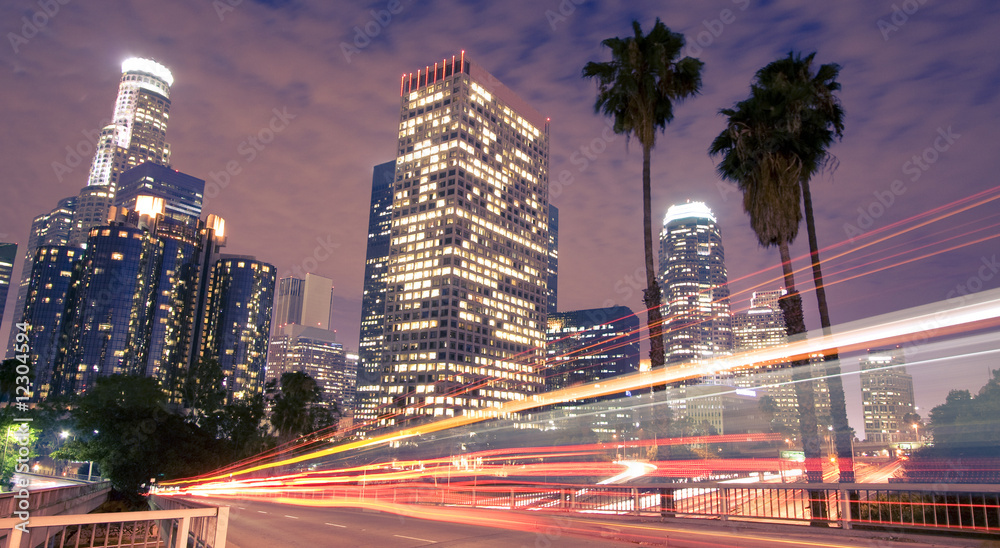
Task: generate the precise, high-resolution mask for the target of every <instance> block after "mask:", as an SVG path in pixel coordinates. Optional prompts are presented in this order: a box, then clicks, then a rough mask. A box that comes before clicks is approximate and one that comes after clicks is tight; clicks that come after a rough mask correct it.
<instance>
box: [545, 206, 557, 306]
mask: <svg viewBox="0 0 1000 548" xmlns="http://www.w3.org/2000/svg"><path fill="white" fill-rule="evenodd" d="M558 300H559V208H557V207H556V206H554V205H552V204H549V267H548V305H547V307H546V308H547V310H548V312H549V314H555V313H556V311H557V310H558V307H557V305H558Z"/></svg>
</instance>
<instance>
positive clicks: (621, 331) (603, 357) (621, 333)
mask: <svg viewBox="0 0 1000 548" xmlns="http://www.w3.org/2000/svg"><path fill="white" fill-rule="evenodd" d="M546 336H547V338H548V344H547V347H546V352H547V355H548V356H547V358H546V367H545V370H544V371H543V372H542V376H543V377H544V379H545V389H546V391H549V390H558V389H560V388H565V387H567V386H573V385H577V384H586V383H590V382H594V381H598V380H601V379H607V378H610V377H615V376H618V375H623V374H625V373H634V372H636V371H638V370H639V318H637V317H636V315H635V314H633V313H632V310H631V309H629V308H627V307H624V306H613V307H610V308H592V309H589V310H573V311H570V312H559V313H555V314H549V317H548V330H547V333H546Z"/></svg>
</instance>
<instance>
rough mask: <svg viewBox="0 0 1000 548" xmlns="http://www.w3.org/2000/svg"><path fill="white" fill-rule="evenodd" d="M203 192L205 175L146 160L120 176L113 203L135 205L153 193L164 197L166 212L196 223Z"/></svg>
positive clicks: (173, 216) (180, 219) (187, 222)
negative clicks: (185, 171) (192, 173)
mask: <svg viewBox="0 0 1000 548" xmlns="http://www.w3.org/2000/svg"><path fill="white" fill-rule="evenodd" d="M204 195H205V181H204V180H203V179H199V178H197V177H193V176H191V175H188V174H186V173H181V172H180V171H177V170H174V169H170V168H169V167H166V166H162V165H160V164H156V163H153V162H151V161H147V162H144V163H142V164H140V165H138V166H136V167H133V168H131V169H129V170H127V171H125V172H123V173H122V174H121V175H120V176H119V177H118V190H117V191H116V192H115V200H114V205H116V206H119V207H124V208H126V209H135V208H136V203H137V200H138V198H139V196H154V197H157V198H162V199H163V202H164V214H165V215H167V216H169V217H171V218H173V219H176V220H178V221H180V222H183V223H185V224H189V225H196V224H197V222H198V219H199V218H200V217H201V204H202V199H203V197H204Z"/></svg>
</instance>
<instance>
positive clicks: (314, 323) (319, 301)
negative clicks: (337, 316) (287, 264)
mask: <svg viewBox="0 0 1000 548" xmlns="http://www.w3.org/2000/svg"><path fill="white" fill-rule="evenodd" d="M332 310H333V280H331V279H330V278H324V277H323V276H318V275H316V274H306V275H305V278H295V277H292V276H289V277H287V278H281V279H280V280H278V288H277V293H276V294H275V302H274V318H273V319H272V325H274V331H275V332H277V330H279V329H281V328H282V327H284V326H286V325H292V324H295V325H308V326H310V327H316V328H319V329H330V313H331V311H332Z"/></svg>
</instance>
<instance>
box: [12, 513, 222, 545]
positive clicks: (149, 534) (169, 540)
mask: <svg viewBox="0 0 1000 548" xmlns="http://www.w3.org/2000/svg"><path fill="white" fill-rule="evenodd" d="M206 521H213V522H214V524H212V525H211V526H209V525H208V524H205V523H204V522H206ZM228 522H229V507H228V506H223V507H221V508H216V507H205V508H186V509H182V510H156V511H147V512H119V513H112V514H78V515H63V516H41V517H32V518H31V519H30V520H29V521H28V523H27V524H24V522H22V521H21V520H20V519H17V518H5V519H0V533H5V534H6V536H7V543H6V545H5V546H6V548H25V547H35V546H46V547H74V548H82V547H87V548H97V547H101V548H106V547H112V546H113V547H116V548H124V547H150V548H152V547H160V546H166V547H170V548H187V547H188V546H190V545H191V544H192V543H193V545H194V546H196V547H204V548H225V546H226V533H227V529H228ZM21 526H23V529H22V527H21ZM25 530H26V532H25ZM199 531H202V532H207V531H212V532H214V535H212V536H199V534H198V532H199Z"/></svg>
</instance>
